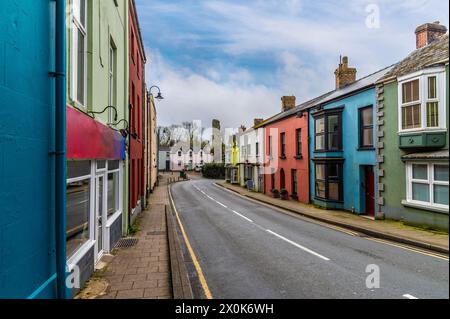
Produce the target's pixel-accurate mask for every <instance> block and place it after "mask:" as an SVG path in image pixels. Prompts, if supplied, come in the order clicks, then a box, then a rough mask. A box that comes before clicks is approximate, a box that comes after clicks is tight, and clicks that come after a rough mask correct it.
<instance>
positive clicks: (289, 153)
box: [262, 96, 309, 203]
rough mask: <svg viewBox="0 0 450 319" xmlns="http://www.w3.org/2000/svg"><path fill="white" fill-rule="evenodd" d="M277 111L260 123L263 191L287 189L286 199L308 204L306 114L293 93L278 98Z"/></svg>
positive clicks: (268, 192) (267, 192)
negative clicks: (263, 166)
mask: <svg viewBox="0 0 450 319" xmlns="http://www.w3.org/2000/svg"><path fill="white" fill-rule="evenodd" d="M281 100H282V110H281V113H279V114H277V115H275V116H273V117H271V118H269V119H267V120H266V121H264V122H263V124H262V125H263V126H264V127H265V153H266V158H267V160H266V165H265V166H266V169H265V175H264V193H265V194H266V195H270V196H271V195H272V190H273V189H276V190H278V191H280V190H282V189H285V190H287V192H288V194H289V197H290V199H292V200H298V201H300V202H302V203H309V174H308V172H309V159H308V113H307V111H302V106H296V105H295V96H284V97H282V99H281Z"/></svg>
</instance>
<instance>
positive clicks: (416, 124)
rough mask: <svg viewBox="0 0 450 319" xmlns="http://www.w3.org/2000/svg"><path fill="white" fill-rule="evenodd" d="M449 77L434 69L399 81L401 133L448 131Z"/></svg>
mask: <svg viewBox="0 0 450 319" xmlns="http://www.w3.org/2000/svg"><path fill="white" fill-rule="evenodd" d="M444 85H445V75H444V72H443V70H442V71H441V70H439V69H431V70H427V71H422V72H420V73H415V74H414V77H411V76H409V77H408V78H406V79H404V80H403V81H402V79H401V78H400V79H399V130H400V131H414V130H426V129H436V128H441V129H444V128H445V127H446V122H445V112H446V110H445V90H444V89H443V88H444Z"/></svg>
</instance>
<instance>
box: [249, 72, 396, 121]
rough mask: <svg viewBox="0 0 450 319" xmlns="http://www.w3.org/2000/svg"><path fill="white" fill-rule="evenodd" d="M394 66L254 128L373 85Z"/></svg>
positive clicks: (319, 97)
mask: <svg viewBox="0 0 450 319" xmlns="http://www.w3.org/2000/svg"><path fill="white" fill-rule="evenodd" d="M393 67H394V66H393V65H391V66H389V67H387V68H384V69H382V70H379V71H377V72H375V73H372V74H369V75H367V76H365V77H363V78H361V79H359V80H357V81H355V82H353V83H352V84H349V85H347V86H344V87H342V88H340V89H337V90H333V91H330V92H327V93H325V94H322V95H320V96H318V97H316V98H314V99H312V100H309V101H307V102H304V103H302V104H300V105H298V106H296V107H294V108H293V109H290V110H288V111H285V112H280V113H278V114H276V115H274V116H272V117H270V118H268V119H267V120H265V121H263V122H262V123H261V124H259V125H257V126H255V128H258V127H261V126H265V125H268V124H270V123H273V122H276V121H279V120H282V119H284V118H286V117H289V116H291V115H294V114H296V113H298V112H300V111H304V110H307V109H309V108H312V107H314V106H318V105H322V104H326V103H329V102H331V101H333V100H336V99H339V98H342V97H344V96H347V95H350V94H352V93H355V92H358V91H361V90H363V89H366V88H369V87H371V86H373V85H375V83H376V82H377V81H378V80H379V79H380V78H381V77H383V76H384V75H385V74H386V73H387V72H389V71H391V70H392V68H393Z"/></svg>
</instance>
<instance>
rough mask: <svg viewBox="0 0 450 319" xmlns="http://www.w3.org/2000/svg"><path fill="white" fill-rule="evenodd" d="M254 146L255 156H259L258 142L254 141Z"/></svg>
mask: <svg viewBox="0 0 450 319" xmlns="http://www.w3.org/2000/svg"><path fill="white" fill-rule="evenodd" d="M255 147H256V150H255V154H256V157H258V156H259V143H258V142H256V145H255Z"/></svg>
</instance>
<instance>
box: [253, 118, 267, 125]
mask: <svg viewBox="0 0 450 319" xmlns="http://www.w3.org/2000/svg"><path fill="white" fill-rule="evenodd" d="M263 121H264V119H255V120H254V121H253V124H254V126H257V125H259V124H261V123H262V122H263Z"/></svg>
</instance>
